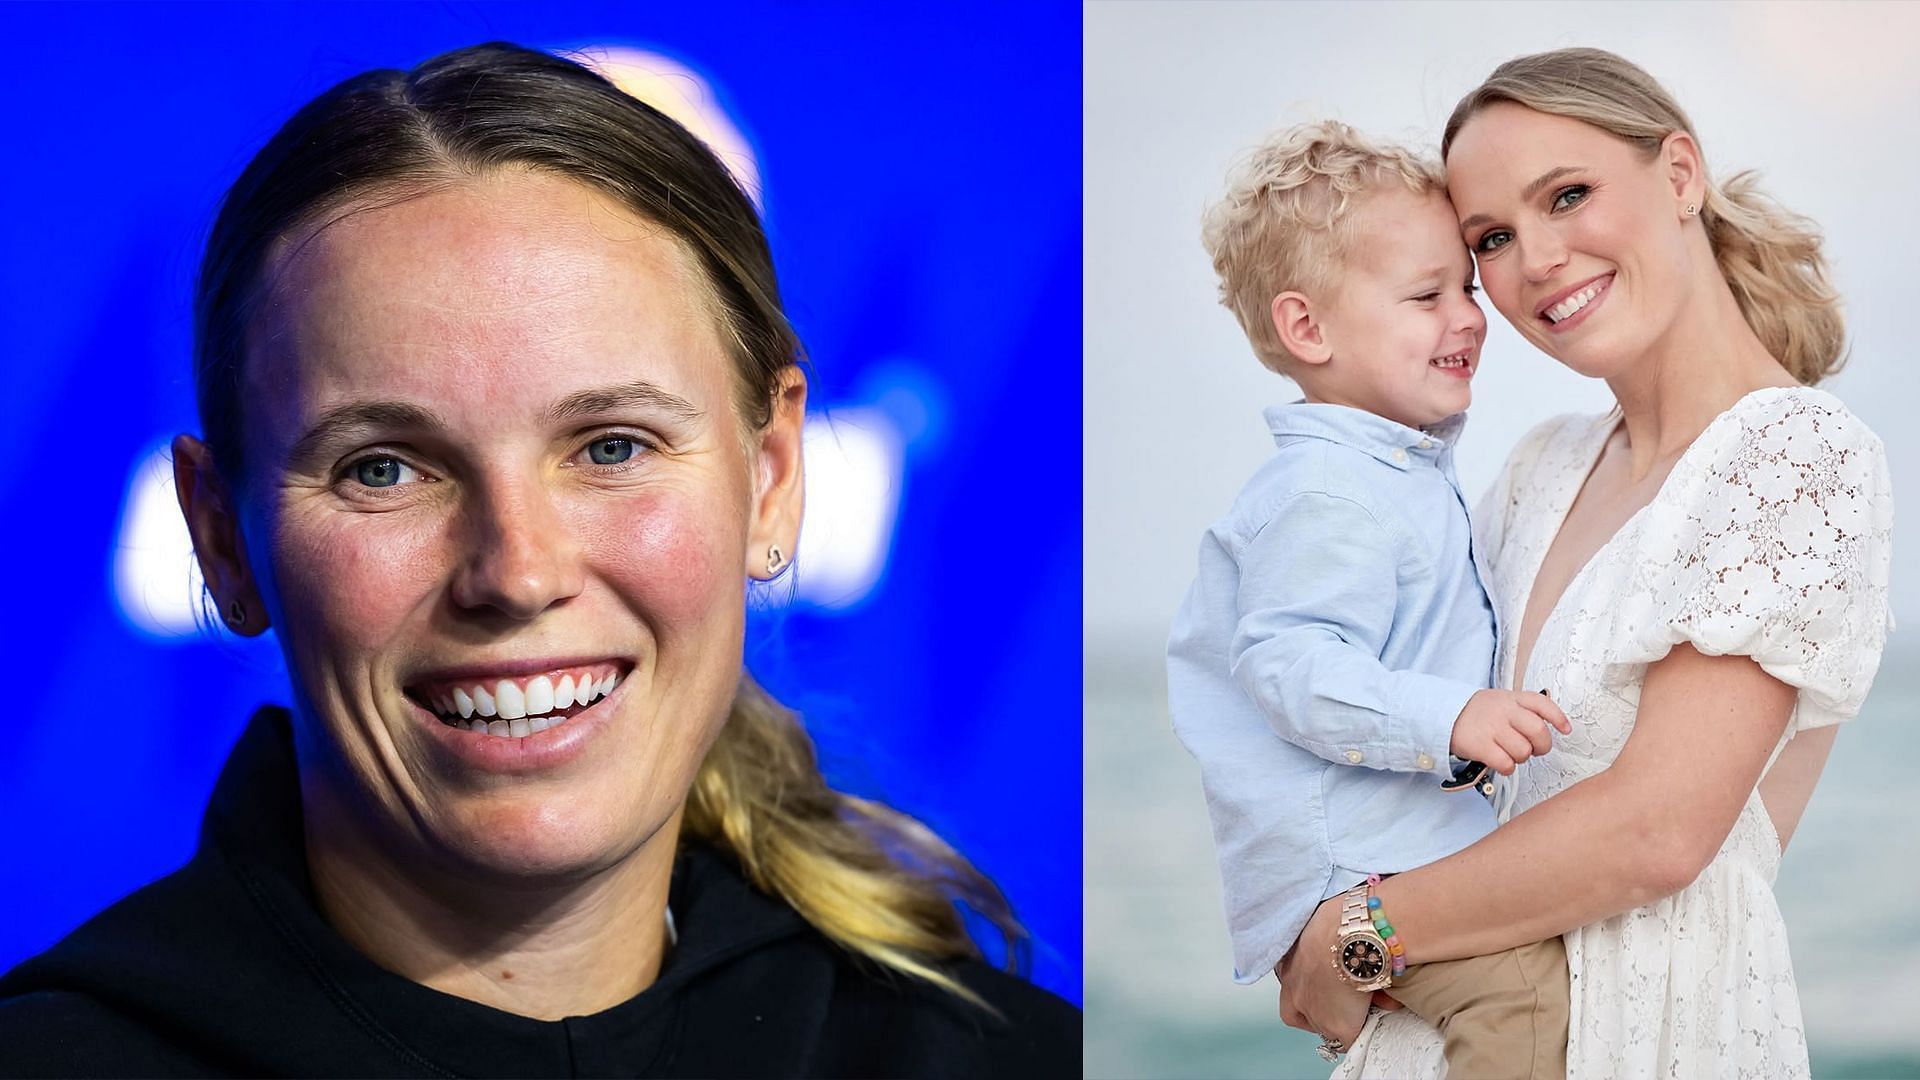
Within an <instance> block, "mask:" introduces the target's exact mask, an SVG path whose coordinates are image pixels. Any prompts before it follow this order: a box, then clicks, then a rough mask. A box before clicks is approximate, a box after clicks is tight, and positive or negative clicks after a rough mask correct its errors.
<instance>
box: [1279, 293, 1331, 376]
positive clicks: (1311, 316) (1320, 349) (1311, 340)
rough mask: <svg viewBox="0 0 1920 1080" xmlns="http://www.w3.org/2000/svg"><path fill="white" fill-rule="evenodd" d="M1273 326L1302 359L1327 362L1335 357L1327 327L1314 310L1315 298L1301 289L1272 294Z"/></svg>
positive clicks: (1283, 344)
mask: <svg viewBox="0 0 1920 1080" xmlns="http://www.w3.org/2000/svg"><path fill="white" fill-rule="evenodd" d="M1271 311H1272V313H1273V329H1274V332H1275V333H1277V334H1279V335H1280V345H1281V347H1282V348H1284V349H1286V350H1287V352H1289V353H1291V354H1293V356H1294V357H1295V358H1296V359H1298V360H1300V361H1301V362H1303V363H1308V364H1324V363H1326V362H1327V361H1328V360H1329V359H1331V358H1332V357H1333V346H1332V345H1331V344H1329V343H1328V341H1327V334H1326V327H1324V326H1322V325H1321V323H1320V318H1319V316H1318V315H1317V314H1316V313H1315V312H1314V308H1313V301H1312V300H1309V299H1307V297H1306V296H1305V295H1304V294H1302V293H1297V292H1283V293H1281V294H1280V295H1279V296H1276V297H1274V298H1273V307H1272V308H1271Z"/></svg>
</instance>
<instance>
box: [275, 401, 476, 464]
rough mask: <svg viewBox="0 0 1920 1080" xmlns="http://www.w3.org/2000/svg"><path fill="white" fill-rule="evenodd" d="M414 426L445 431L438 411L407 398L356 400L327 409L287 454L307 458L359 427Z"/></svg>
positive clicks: (294, 458) (296, 459)
mask: <svg viewBox="0 0 1920 1080" xmlns="http://www.w3.org/2000/svg"><path fill="white" fill-rule="evenodd" d="M368 427H384V428H411V429H413V430H416V431H418V430H426V431H444V430H445V429H446V424H445V423H444V422H443V421H442V420H441V419H440V416H439V414H438V413H435V412H433V411H431V410H429V409H424V408H421V407H420V406H418V405H414V404H412V403H410V402H405V401H355V402H349V403H348V404H345V405H341V406H339V407H337V408H333V409H329V410H327V412H326V414H325V415H323V416H321V417H320V419H319V420H318V421H316V422H315V423H314V425H313V426H312V427H311V428H308V429H307V433H306V434H305V435H302V436H300V439H299V441H298V442H295V443H294V444H293V449H292V450H291V451H289V452H288V453H287V460H288V461H291V462H301V461H305V460H306V459H307V458H308V457H310V456H312V455H314V454H316V453H318V452H319V451H320V450H322V449H324V448H325V447H326V446H327V445H328V444H329V443H331V442H333V441H334V440H336V439H338V438H340V437H342V436H343V435H345V434H347V433H348V432H350V431H354V430H357V429H359V428H368Z"/></svg>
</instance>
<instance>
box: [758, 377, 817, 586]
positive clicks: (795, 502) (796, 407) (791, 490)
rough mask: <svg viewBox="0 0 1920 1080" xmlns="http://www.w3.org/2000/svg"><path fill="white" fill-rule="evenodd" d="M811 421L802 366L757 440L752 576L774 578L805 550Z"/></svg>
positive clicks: (781, 387)
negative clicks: (808, 423) (803, 522)
mask: <svg viewBox="0 0 1920 1080" xmlns="http://www.w3.org/2000/svg"><path fill="white" fill-rule="evenodd" d="M806 421H807V376H806V373H805V372H803V371H801V370H800V365H798V364H789V365H788V366H787V367H786V369H785V370H783V371H781V372H780V374H779V376H778V378H777V380H776V383H775V388H774V394H773V418H772V419H771V420H769V421H767V426H766V427H764V428H761V429H760V432H759V434H758V435H756V436H755V439H754V472H753V476H754V484H753V519H752V521H751V522H750V524H749V525H748V529H747V565H746V572H747V576H748V577H751V578H758V579H760V580H762V581H764V580H767V579H769V578H772V577H775V576H776V575H778V574H779V573H780V572H781V571H782V570H785V569H786V568H787V564H789V563H791V562H792V561H793V555H794V549H795V548H798V547H799V546H800V515H801V512H802V509H803V504H804V503H805V501H806V468H805V463H804V461H803V460H802V450H803V446H802V443H803V437H804V435H805V432H806Z"/></svg>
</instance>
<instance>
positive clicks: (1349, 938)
mask: <svg viewBox="0 0 1920 1080" xmlns="http://www.w3.org/2000/svg"><path fill="white" fill-rule="evenodd" d="M1333 967H1334V970H1336V971H1338V972H1339V973H1340V977H1341V978H1342V979H1345V980H1346V981H1347V984H1348V985H1349V986H1352V987H1353V988H1354V989H1355V990H1385V989H1386V988H1387V987H1389V986H1392V985H1393V968H1392V966H1391V964H1390V961H1389V960H1388V957H1387V943H1386V942H1385V941H1383V940H1381V938H1380V932H1379V931H1377V930H1375V929H1374V928H1373V918H1372V916H1371V915H1369V914H1368V912H1367V883H1366V882H1364V881H1363V882H1361V883H1360V884H1358V885H1355V886H1354V887H1353V888H1351V889H1348V890H1347V891H1346V892H1344V893H1342V894H1341V895H1340V936H1339V937H1338V938H1336V939H1335V940H1334V943H1333Z"/></svg>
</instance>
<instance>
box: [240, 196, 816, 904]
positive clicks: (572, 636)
mask: <svg viewBox="0 0 1920 1080" xmlns="http://www.w3.org/2000/svg"><path fill="white" fill-rule="evenodd" d="M274 250H275V255H276V257H275V258H274V259H273V260H272V261H271V262H270V264H269V278H268V280H270V281H272V282H273V285H272V288H271V292H270V294H269V296H268V299H267V303H266V305H265V306H264V307H263V309H262V313H261V315H260V316H259V318H258V319H257V320H256V322H255V323H254V325H253V331H252V333H251V335H250V337H249V346H250V348H249V353H248V359H247V362H246V366H245V371H246V380H247V382H246V386H245V389H244V393H243V395H242V396H243V400H245V401H247V402H248V403H249V409H250V410H251V411H250V414H249V415H248V417H247V420H246V428H247V432H248V439H247V459H248V461H249V462H250V465H249V468H248V476H249V480H248V490H247V494H246V495H245V497H244V498H243V499H242V500H241V503H242V505H243V506H244V507H245V508H246V509H245V512H244V515H243V524H244V527H245V531H246V536H247V554H248V556H249V562H250V564H251V565H252V566H253V567H254V568H255V569H256V578H255V584H256V587H257V588H258V590H259V592H260V595H261V596H262V598H263V600H264V603H265V606H266V608H267V613H268V615H269V616H270V619H271V622H272V624H273V625H274V626H275V628H276V630H277V632H278V634H279V635H280V639H281V643H282V647H283V649H284V650H285V651H286V654H287V658H288V663H289V667H290V669H291V674H292V677H293V684H294V688H295V693H296V706H297V711H298V712H299V713H300V715H301V723H300V724H298V725H296V726H297V727H298V728H299V729H300V734H299V738H300V741H301V756H302V766H303V770H304V771H305V773H306V777H307V779H306V781H305V782H306V783H309V784H310V783H312V782H314V781H316V780H317V781H319V782H320V783H322V784H323V785H325V786H326V788H327V794H328V795H329V797H331V798H335V799H338V800H340V801H341V802H342V803H343V804H344V805H346V806H349V807H351V808H353V809H354V810H355V811H357V814H356V816H359V817H361V818H362V819H363V820H371V821H372V822H374V823H375V826H376V827H377V828H380V829H381V830H382V831H383V832H386V833H388V834H389V835H397V836H401V837H410V838H411V840H412V841H414V842H417V843H418V844H420V845H423V846H424V847H425V848H426V849H427V851H428V852H430V853H432V854H433V855H434V856H437V857H446V858H451V860H452V861H454V862H455V863H458V864H461V865H467V866H471V867H475V868H479V869H484V870H487V871H491V872H493V873H497V874H504V875H509V876H528V877H550V876H554V875H559V876H570V875H574V874H579V873H588V872H591V871H593V870H595V869H598V868H601V867H605V866H608V865H611V864H612V863H613V862H616V861H618V860H619V859H621V858H622V857H624V856H625V855H627V854H630V853H631V852H632V851H634V850H635V849H637V847H638V846H639V845H640V844H641V843H642V842H644V841H645V840H646V839H647V838H649V837H650V836H652V835H653V834H654V833H655V832H656V831H658V830H659V829H660V828H661V827H662V826H663V825H665V824H666V823H668V822H669V821H670V820H671V819H672V818H673V815H674V814H675V813H676V811H677V810H678V809H679V807H680V805H681V802H682V801H683V799H684V797H685V794H686V791H687V788H688V785H689V784H690V782H691V780H692V778H693V775H694V772H695V770H696V769H697V767H698V765H699V763H700V761H701V759H702V757H703V756H704V754H705V752H706V749H707V747H708V746H709V744H710V743H711V741H712V739H713V738H714V736H715V735H716V734H717V732H718V731H719V728H720V726H721V724H722V723H723V722H724V720H725V717H726V715H727V711H728V707H729V704H730V702H731V700H732V696H733V689H734V686H735V684H736V681H737V679H738V678H739V675H740V663H741V644H742V634H743V625H744V592H745V579H746V577H747V576H748V574H749V573H752V572H755V571H759V572H764V563H765V556H764V554H762V556H761V558H760V559H759V561H758V562H756V561H755V560H754V559H753V557H752V556H751V555H750V554H749V549H750V545H752V546H758V545H764V543H768V542H771V543H777V544H779V545H781V547H782V548H783V550H787V551H791V550H792V549H793V534H792V529H793V528H797V524H798V512H799V505H798V499H799V495H798V487H799V485H798V482H797V474H798V469H799V450H798V444H799V431H800V425H801V414H802V413H803V411H804V401H805V388H804V383H802V382H799V380H798V376H797V369H790V370H791V374H792V379H791V380H790V381H789V382H788V383H787V384H786V385H785V387H784V391H783V393H782V394H781V395H780V396H779V399H778V401H777V407H776V409H775V418H774V420H773V422H772V423H771V424H770V425H769V426H768V428H766V429H765V430H763V431H757V432H755V431H749V430H747V429H746V427H745V426H744V425H743V424H742V422H741V421H740V420H739V418H738V414H737V409H736V403H737V400H738V398H739V396H740V395H739V392H738V387H737V379H738V376H736V374H735V373H734V364H733V361H732V359H731V358H730V357H729V355H728V352H727V349H726V347H725V345H724V344H723V339H722V329H721V325H720V322H719V320H718V318H717V316H716V314H715V307H714V304H713V303H712V302H711V300H710V299H709V287H708V285H707V283H706V281H705V279H704V278H703V276H702V273H703V272H702V270H701V269H700V268H699V265H698V263H697V261H696V260H695V258H694V257H693V256H692V255H691V254H690V253H689V252H688V251H687V250H686V249H685V248H684V247H683V246H682V245H681V244H680V243H679V242H678V241H677V240H676V239H675V238H674V237H673V236H672V235H671V234H670V233H668V232H667V231H666V230H664V229H662V228H659V227H657V226H654V225H652V224H651V223H648V222H644V221H641V220H639V219H638V218H637V217H636V216H635V215H633V214H632V213H631V212H630V211H627V210H626V209H624V208H623V207H622V206H620V204H618V203H617V202H616V201H614V200H612V199H610V198H608V197H606V196H603V195H601V194H600V193H598V192H595V191H592V190H590V189H588V188H586V187H585V186H582V185H580V184H577V183H574V182H572V181H569V180H565V179H561V178H558V177H555V176H553V175H550V174H542V173H538V172H530V171H525V170H511V171H496V172H492V173H488V174H484V175H482V176H479V177H474V178H468V179H463V180H460V181H458V182H456V183H453V184H451V185H449V186H446V187H443V188H439V189H436V190H434V191H432V192H431V193H429V194H425V195H421V196H417V197H414V198H411V199H408V200H405V201H402V202H399V203H396V204H393V205H390V206H384V207H378V208H373V209H363V210H359V211H358V212H355V213H351V214H348V215H346V216H344V217H338V218H337V219H336V220H334V221H333V223H332V224H330V225H326V226H325V227H324V228H320V229H318V230H317V231H313V230H309V231H303V232H301V233H299V234H297V235H296V236H293V237H289V238H285V239H283V241H282V242H281V243H280V244H279V245H277V246H276V248H275V249H274ZM760 550H762V551H763V552H764V546H760ZM596 694H598V695H601V696H598V697H595V696H594V695H596ZM482 695H484V696H485V698H486V699H487V700H482ZM567 696H573V697H575V698H587V699H590V700H587V701H584V702H582V701H576V703H575V704H573V705H572V706H566V705H564V704H563V702H564V698H565V697H567ZM583 706H584V707H583ZM487 713H492V714H493V715H492V717H491V718H489V717H488V716H486V715H485V714H487ZM542 713H544V714H545V720H546V724H544V725H541V726H544V727H545V730H543V731H534V730H532V728H533V726H534V724H535V722H536V721H537V720H539V719H540V718H541V715H540V714H542ZM462 714H466V715H462ZM515 714H521V715H519V717H518V719H517V720H510V719H508V718H509V717H514V716H515ZM453 719H459V720H461V721H462V723H461V724H460V725H459V726H455V725H454V724H453V723H452V722H450V721H451V720H453ZM475 719H479V720H481V721H483V722H489V720H490V722H491V723H492V724H494V725H496V726H494V727H493V728H491V729H490V730H489V731H475V730H472V725H473V721H474V720H475ZM521 725H524V726H521ZM494 731H498V732H500V734H493V733H492V732H494ZM310 794H311V793H310ZM403 849H413V850H418V848H417V847H415V845H414V843H407V844H405V845H404V848H403Z"/></svg>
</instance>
